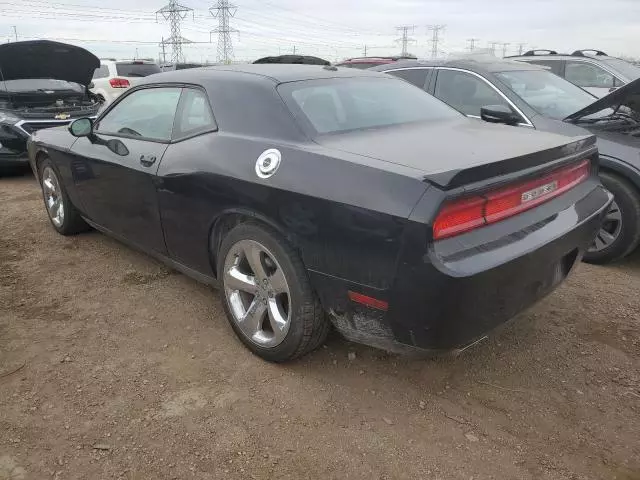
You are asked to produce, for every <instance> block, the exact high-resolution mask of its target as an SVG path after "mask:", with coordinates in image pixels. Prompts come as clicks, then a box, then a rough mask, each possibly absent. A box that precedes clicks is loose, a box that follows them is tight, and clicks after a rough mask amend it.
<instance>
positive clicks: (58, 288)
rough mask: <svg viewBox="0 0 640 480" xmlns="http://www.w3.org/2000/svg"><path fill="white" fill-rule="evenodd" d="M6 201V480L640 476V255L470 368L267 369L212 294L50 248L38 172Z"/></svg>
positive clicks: (118, 263) (548, 307)
mask: <svg viewBox="0 0 640 480" xmlns="http://www.w3.org/2000/svg"><path fill="white" fill-rule="evenodd" d="M0 203H1V205H2V208H1V209H0V479H38V480H39V479H46V478H53V479H76V478H77V479H118V478H122V479H131V480H132V479H218V478H221V479H296V480H297V479H305V478H323V479H344V478H350V479H360V478H362V479H418V478H419V479H429V480H431V479H464V480H470V479H474V480H480V479H490V478H493V479H525V480H526V479H545V480H546V479H549V480H559V479H618V480H638V479H640V371H639V369H638V367H639V366H640V295H638V292H639V291H640V256H639V255H636V256H635V257H634V258H631V259H630V260H628V261H626V262H625V263H623V264H619V265H615V266H608V267H593V266H589V265H584V264H583V265H580V266H579V268H578V269H577V271H576V272H575V273H574V274H573V275H572V276H571V277H570V279H569V280H568V282H567V283H565V284H564V285H563V286H562V287H561V288H560V289H559V290H558V291H556V292H555V293H554V294H553V295H551V296H550V297H548V298H547V299H546V300H545V301H543V302H542V303H541V304H539V305H537V306H536V307H534V308H533V309H531V310H530V311H528V312H526V313H524V314H522V315H521V316H520V317H519V318H518V319H517V320H516V321H515V322H512V323H510V324H508V325H507V326H505V327H503V328H502V329H500V330H499V331H497V332H495V333H494V335H493V336H492V337H491V338H490V340H489V341H487V342H485V343H483V344H481V345H479V346H477V347H475V348H474V349H472V350H470V351H467V352H465V354H463V355H462V356H460V357H458V358H438V359H410V358H405V357H398V356H391V355H388V354H385V353H384V352H381V351H378V350H373V349H370V348H367V347H363V346H359V345H354V344H351V343H348V342H346V341H345V340H343V339H341V338H339V337H338V336H337V335H334V336H333V337H332V338H331V339H330V340H329V342H328V344H327V345H326V347H325V348H322V349H320V350H319V351H317V352H315V353H313V354H311V355H309V356H307V357H305V358H303V359H301V360H299V361H298V362H295V363H291V364H287V365H271V364H268V363H265V362H263V361H261V360H260V359H258V358H257V357H254V356H252V355H251V354H250V353H249V352H248V351H247V350H245V349H244V348H243V347H242V345H241V344H240V342H239V341H238V340H236V338H235V337H234V335H233V332H232V331H231V329H230V327H229V326H228V325H227V322H226V320H225V318H224V316H223V313H222V307H221V305H220V302H219V300H218V298H217V295H216V294H215V292H213V291H212V290H211V289H209V288H208V287H205V286H202V285H199V284H198V283H196V282H195V281H193V280H191V279H189V278H187V277H185V276H183V275H180V274H177V273H175V272H173V271H170V270H168V269H167V268H165V267H164V266H162V265H160V264H158V263H157V262H155V261H153V260H151V259H150V258H149V257H147V256H145V255H143V254H140V253H138V252H136V251H133V250H131V249H129V248H127V247H125V246H123V245H121V244H118V243H117V242H115V241H114V240H111V239H109V238H107V237H106V236H104V235H102V234H99V233H97V232H91V233H88V234H83V235H79V236H77V237H70V238H65V237H62V236H60V235H58V234H57V233H55V231H54V230H53V228H51V226H50V225H49V222H48V220H47V218H46V214H45V211H44V207H43V205H42V201H41V197H40V193H39V189H38V187H37V185H36V183H35V181H34V179H33V178H32V177H31V176H30V175H25V176H19V177H13V178H0ZM353 354H355V356H354V355H353Z"/></svg>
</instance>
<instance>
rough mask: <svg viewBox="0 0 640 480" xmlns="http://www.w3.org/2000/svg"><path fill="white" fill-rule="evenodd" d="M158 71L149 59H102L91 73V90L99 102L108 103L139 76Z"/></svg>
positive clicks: (133, 83)
mask: <svg viewBox="0 0 640 480" xmlns="http://www.w3.org/2000/svg"><path fill="white" fill-rule="evenodd" d="M160 72H161V70H160V67H159V66H158V65H157V64H156V63H155V62H153V61H151V60H116V59H102V60H100V66H99V67H98V68H96V70H95V72H94V73H93V78H92V80H91V83H92V85H91V91H92V92H93V93H94V94H96V95H97V96H98V98H99V99H100V101H101V102H103V103H110V102H113V101H114V100H115V99H116V98H118V97H119V96H120V95H122V93H124V92H125V91H126V90H127V89H128V88H131V87H132V86H134V85H136V84H137V83H138V82H139V81H140V79H141V78H144V77H146V76H148V75H153V74H154V73H160Z"/></svg>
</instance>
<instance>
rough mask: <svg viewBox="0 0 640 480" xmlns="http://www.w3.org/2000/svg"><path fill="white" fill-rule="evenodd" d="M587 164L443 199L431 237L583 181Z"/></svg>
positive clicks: (486, 221)
mask: <svg viewBox="0 0 640 480" xmlns="http://www.w3.org/2000/svg"><path fill="white" fill-rule="evenodd" d="M590 166H591V163H590V161H589V160H583V161H582V162H580V163H577V164H573V165H570V166H568V167H563V168H560V169H558V170H555V171H554V172H551V173H549V174H547V175H545V176H544V177H542V178H537V179H535V180H530V181H528V182H522V183H517V184H514V185H509V186H507V187H503V188H500V189H497V190H491V191H489V192H487V193H484V194H482V195H477V196H473V197H467V198H462V199H460V200H455V201H453V202H450V203H445V205H444V206H443V207H442V209H441V210H440V213H438V216H437V217H436V220H435V222H434V223H433V238H434V240H439V239H442V238H447V237H453V236H454V235H459V234H461V233H464V232H468V231H469V230H473V229H475V228H478V227H482V226H484V225H490V224H492V223H496V222H499V221H500V220H504V219H505V218H509V217H512V216H514V215H517V214H518V213H521V212H524V211H525V210H529V209H530V208H533V207H535V206H536V205H540V204H541V203H544V202H547V201H549V200H551V199H552V198H555V197H557V196H558V195H561V194H563V193H564V192H566V191H567V190H570V189H572V188H573V187H575V186H576V185H578V184H579V183H582V182H584V181H585V180H586V179H587V178H588V177H589V173H590Z"/></svg>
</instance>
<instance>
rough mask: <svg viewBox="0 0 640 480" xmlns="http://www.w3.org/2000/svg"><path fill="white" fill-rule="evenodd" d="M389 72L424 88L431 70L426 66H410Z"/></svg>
mask: <svg viewBox="0 0 640 480" xmlns="http://www.w3.org/2000/svg"><path fill="white" fill-rule="evenodd" d="M388 73H390V74H391V75H393V76H395V77H400V78H402V79H403V80H406V81H407V82H409V83H412V84H414V85H415V86H416V87H420V88H424V84H425V83H426V81H427V74H428V73H429V70H428V69H426V68H410V69H405V70H394V71H391V72H388Z"/></svg>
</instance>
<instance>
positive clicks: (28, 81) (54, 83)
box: [0, 78, 85, 93]
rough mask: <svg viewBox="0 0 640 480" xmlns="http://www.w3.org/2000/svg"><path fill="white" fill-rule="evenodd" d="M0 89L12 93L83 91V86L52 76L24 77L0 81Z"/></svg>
mask: <svg viewBox="0 0 640 480" xmlns="http://www.w3.org/2000/svg"><path fill="white" fill-rule="evenodd" d="M0 90H6V91H7V92H12V93H21V92H49V91H53V92H61V91H66V92H69V91H70V92H77V93H83V92H84V91H85V88H84V87H83V86H82V85H80V84H77V83H73V82H67V81H66V80H54V79H52V78H24V79H20V80H7V81H6V82H0Z"/></svg>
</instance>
